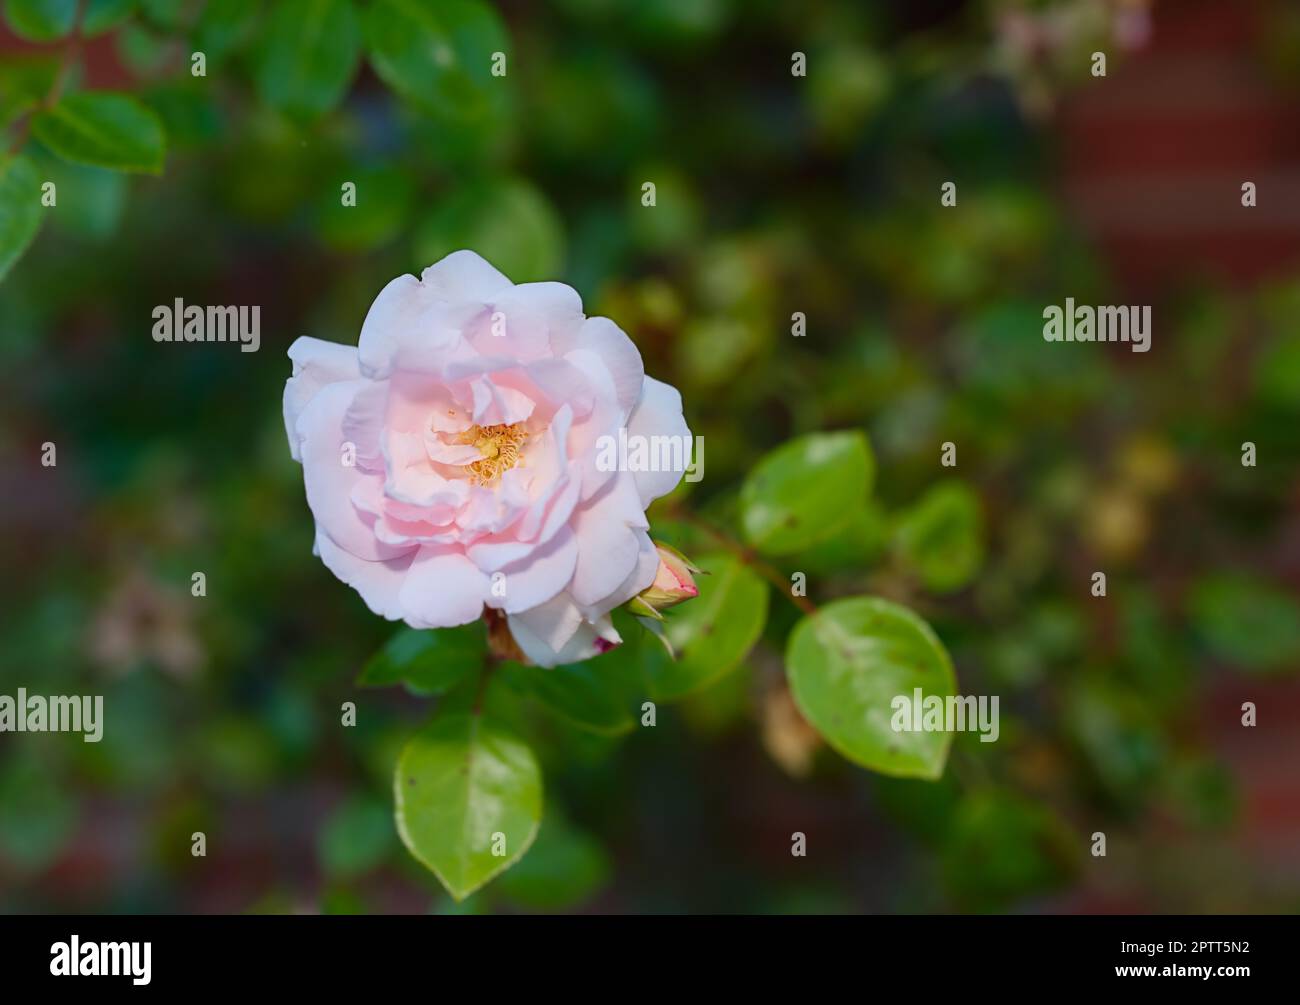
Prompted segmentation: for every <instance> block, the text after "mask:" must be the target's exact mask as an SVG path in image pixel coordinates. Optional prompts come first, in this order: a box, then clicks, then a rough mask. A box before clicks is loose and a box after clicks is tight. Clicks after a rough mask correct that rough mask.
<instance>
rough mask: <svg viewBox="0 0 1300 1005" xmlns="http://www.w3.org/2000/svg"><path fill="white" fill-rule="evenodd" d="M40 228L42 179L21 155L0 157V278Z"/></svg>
mask: <svg viewBox="0 0 1300 1005" xmlns="http://www.w3.org/2000/svg"><path fill="white" fill-rule="evenodd" d="M40 229H41V179H40V177H39V176H38V175H37V173H36V168H35V167H34V166H33V164H32V162H31V160H30V159H29V158H27V157H23V156H21V155H19V156H17V157H6V158H4V159H3V160H0V279H3V278H4V275H5V273H6V272H8V271H9V269H10V267H11V266H12V265H13V264H14V262H15V261H17V259H18V257H19V256H20V255H22V253H23V252H24V251H26V250H27V245H29V244H31V243H32V239H33V238H34V237H35V236H36V232H37V231H38V230H40Z"/></svg>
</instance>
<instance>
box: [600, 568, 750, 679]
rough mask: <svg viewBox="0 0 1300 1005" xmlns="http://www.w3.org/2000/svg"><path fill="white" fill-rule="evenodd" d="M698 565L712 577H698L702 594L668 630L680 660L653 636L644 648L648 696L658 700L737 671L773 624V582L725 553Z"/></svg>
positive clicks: (675, 615)
mask: <svg viewBox="0 0 1300 1005" xmlns="http://www.w3.org/2000/svg"><path fill="white" fill-rule="evenodd" d="M695 561H696V564H697V565H699V566H700V568H702V569H704V570H705V571H706V572H708V573H710V575H707V576H704V575H701V576H697V577H696V579H695V585H696V586H698V587H699V590H700V595H699V596H698V597H695V598H693V599H691V600H688V601H686V602H685V603H683V604H680V605H678V606H677V607H674V608H673V609H672V610H670V611H668V612H667V624H666V625H665V626H664V627H665V631H666V632H667V634H668V640H669V641H670V642H671V643H672V645H673V649H674V650H676V652H677V659H676V660H672V659H670V658H669V656H668V654H667V653H666V652H664V649H663V647H662V646H661V645H660V644H659V643H658V642H657V641H656V640H654V639H653V638H649V637H647V638H645V639H644V643H643V645H642V646H641V656H642V673H643V675H644V680H645V683H646V686H647V688H648V689H649V694H648V696H647V697H650V698H653V699H654V700H656V701H668V700H671V699H674V698H680V697H682V696H684V695H687V694H690V693H691V692H693V691H698V690H700V689H702V688H705V687H707V686H708V685H710V684H712V683H713V682H714V681H716V680H718V679H719V678H720V677H722V676H724V675H725V674H727V673H729V672H730V671H732V670H734V669H735V668H736V667H737V666H738V665H739V664H740V661H741V660H743V659H744V658H745V656H746V655H748V653H749V650H750V649H751V648H753V645H754V643H755V642H757V641H758V638H759V636H760V635H762V634H763V625H764V623H766V621H767V597H768V594H767V583H766V582H764V581H763V579H762V577H760V576H759V575H758V573H756V572H754V570H753V569H751V568H750V567H749V566H748V565H746V564H745V563H744V562H742V561H741V560H740V559H739V558H737V557H736V556H734V555H730V554H725V553H719V554H712V555H703V556H700V557H699V558H698V559H695ZM615 652H617V650H615Z"/></svg>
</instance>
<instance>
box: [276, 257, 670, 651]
mask: <svg viewBox="0 0 1300 1005" xmlns="http://www.w3.org/2000/svg"><path fill="white" fill-rule="evenodd" d="M289 358H290V359H291V360H292V361H293V376H292V377H291V378H290V379H289V381H288V383H287V384H286V385H285V390H284V421H285V427H286V429H287V431H288V435H289V448H290V451H291V452H292V454H293V456H294V459H295V460H298V461H300V462H301V463H302V468H303V480H304V482H305V484H306V490H307V504H308V506H310V507H311V512H312V515H313V517H314V518H315V521H316V543H315V548H314V549H313V550H314V552H315V553H316V554H318V555H319V556H320V558H321V561H323V562H324V563H325V565H326V567H327V568H328V569H329V570H330V571H331V572H333V573H334V575H336V576H337V577H338V578H339V579H341V580H343V582H345V583H347V584H348V585H349V586H351V587H353V588H354V589H355V590H356V591H357V592H358V593H359V594H361V597H362V599H363V600H364V601H365V602H366V604H367V605H368V606H369V607H370V609H371V610H372V611H374V612H375V613H376V614H381V615H383V616H384V617H385V618H389V619H392V620H401V621H405V622H406V623H407V624H409V625H411V626H412V627H414V628H446V627H449V626H452V625H463V624H466V623H468V622H471V621H474V620H476V619H478V618H479V617H481V616H483V614H484V608H485V606H486V607H487V608H491V609H495V610H496V611H498V612H500V613H502V614H504V615H505V616H506V621H507V624H508V625H509V629H510V633H511V634H512V635H513V636H514V640H515V642H516V643H517V644H518V646H519V648H520V649H521V650H522V651H523V653H524V654H525V655H526V656H527V657H528V658H529V659H530V660H532V661H533V662H534V663H537V664H539V665H542V666H553V665H555V664H557V663H569V662H574V661H577V660H582V659H586V658H587V657H589V656H593V655H595V654H596V653H599V652H604V651H605V650H607V649H608V648H610V647H611V646H613V645H617V644H618V643H619V642H620V641H621V639H620V638H619V636H618V633H617V632H616V631H615V630H614V626H613V624H612V623H611V621H610V618H609V612H610V611H611V610H613V609H614V608H615V607H618V606H619V605H620V604H623V603H625V602H626V601H628V600H629V599H631V598H632V597H634V596H636V594H638V593H639V592H641V591H642V590H643V589H645V588H646V587H648V586H649V585H650V584H651V583H652V582H653V581H654V579H655V573H656V571H657V569H658V566H659V558H658V555H657V553H656V550H655V546H654V545H653V544H652V543H651V541H650V538H649V536H648V535H647V533H646V531H647V528H648V524H647V522H646V518H645V509H646V506H648V505H649V503H650V502H651V500H653V499H655V498H657V497H659V496H661V495H664V494H665V493H667V492H670V491H671V490H672V489H673V488H674V487H675V486H676V485H677V482H678V481H679V480H680V478H681V475H682V472H681V471H646V472H642V471H621V470H619V471H602V470H599V469H598V466H597V464H596V456H597V453H598V451H599V444H600V443H601V442H602V438H603V437H605V436H612V437H614V438H615V439H617V437H618V435H619V429H620V428H621V427H626V429H627V435H628V436H629V437H631V436H646V437H650V436H689V435H690V432H689V430H688V429H687V426H686V422H685V420H684V419H683V418H682V399H681V395H680V394H678V392H677V391H676V390H675V389H674V388H672V387H670V386H669V385H667V384H664V383H661V382H660V381H657V380H655V379H653V378H651V377H647V376H646V375H645V372H644V369H643V367H642V363H641V354H640V353H639V352H638V351H637V348H636V346H635V345H633V344H632V341H631V340H630V339H629V338H628V337H627V335H625V334H624V333H623V332H622V330H620V329H619V328H618V326H617V325H615V324H614V323H613V322H612V321H609V320H608V319H607V318H588V317H585V316H584V315H583V313H582V301H581V300H580V299H579V297H578V295H577V293H576V292H574V290H572V289H571V288H570V287H568V286H565V285H563V284H561V283H522V284H520V285H518V286H516V285H515V284H513V283H511V282H510V281H509V280H508V279H507V278H506V277H505V276H503V275H502V274H501V273H500V272H498V271H497V270H496V269H494V268H493V267H492V266H491V265H489V264H488V263H487V262H486V261H484V260H483V259H482V258H480V257H479V256H478V255H476V254H474V253H473V252H471V251H458V252H455V253H453V254H451V255H448V256H447V257H446V258H444V259H443V260H442V261H440V262H438V263H437V264H435V265H431V266H430V267H429V268H427V269H425V270H424V273H423V274H422V275H421V277H420V278H419V279H416V278H415V277H414V276H411V275H405V276H399V277H397V278H396V279H394V280H393V281H392V282H391V283H389V284H388V285H387V286H385V287H384V289H383V290H382V291H381V292H380V294H379V296H378V297H376V298H375V302H374V303H373V304H372V305H371V307H370V311H369V313H368V314H367V315H366V320H365V323H364V324H363V325H362V327H361V337H360V339H359V344H358V345H357V346H356V347H355V348H354V347H352V346H346V345H339V344H336V343H333V342H325V341H322V340H320V339H315V338H306V337H304V338H299V339H298V340H297V341H296V342H294V343H293V345H292V346H291V347H290V348H289ZM602 466H608V465H602Z"/></svg>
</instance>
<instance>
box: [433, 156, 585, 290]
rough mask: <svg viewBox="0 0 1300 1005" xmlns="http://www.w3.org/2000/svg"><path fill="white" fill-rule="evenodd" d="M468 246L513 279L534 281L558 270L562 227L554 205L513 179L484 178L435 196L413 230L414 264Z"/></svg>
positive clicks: (521, 182) (532, 189)
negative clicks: (433, 202)
mask: <svg viewBox="0 0 1300 1005" xmlns="http://www.w3.org/2000/svg"><path fill="white" fill-rule="evenodd" d="M460 248H473V249H474V250H476V251H477V252H478V253H479V254H480V255H482V256H483V257H484V258H486V259H487V260H488V261H489V262H491V263H492V264H493V265H495V266H496V267H497V268H498V269H500V270H501V271H502V272H504V273H505V274H506V275H508V276H510V277H511V278H512V279H514V280H515V281H516V282H520V283H524V282H539V281H542V280H545V279H547V278H548V277H550V276H553V275H555V274H556V272H558V271H559V269H560V265H561V263H562V261H563V259H564V231H563V229H562V228H561V226H560V220H559V217H558V215H557V214H556V212H555V210H554V208H553V207H552V206H551V205H550V203H548V202H547V201H546V198H545V197H544V196H543V195H542V194H541V193H540V192H538V191H537V189H536V188H534V187H533V186H532V185H530V184H528V183H527V182H524V181H522V180H519V179H513V178H503V179H492V180H485V181H480V182H476V183H472V184H469V185H465V186H462V187H460V188H458V189H457V190H456V191H455V192H453V193H451V194H450V195H449V197H447V198H445V199H442V200H439V202H438V203H437V204H436V206H435V208H434V209H433V210H432V212H430V213H429V215H428V216H426V217H425V218H424V220H423V222H422V223H421V224H420V226H419V229H418V230H417V231H416V234H415V254H416V259H417V261H419V262H436V261H437V260H438V259H440V258H442V257H443V256H445V255H448V254H450V253H451V252H453V251H457V250H459V249H460Z"/></svg>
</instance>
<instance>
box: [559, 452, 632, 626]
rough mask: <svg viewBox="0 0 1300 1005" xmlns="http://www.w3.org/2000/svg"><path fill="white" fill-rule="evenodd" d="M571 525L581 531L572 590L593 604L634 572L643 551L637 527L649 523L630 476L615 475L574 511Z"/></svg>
mask: <svg viewBox="0 0 1300 1005" xmlns="http://www.w3.org/2000/svg"><path fill="white" fill-rule="evenodd" d="M572 526H573V529H574V531H575V532H576V533H577V535H578V566H577V568H576V569H575V570H574V573H573V584H572V585H571V586H570V587H569V592H570V593H571V594H573V599H574V600H575V601H577V602H578V603H579V604H582V605H593V604H596V603H597V602H599V601H600V600H602V599H604V598H605V597H608V596H609V595H610V594H612V593H613V592H614V591H615V590H617V589H618V588H619V586H620V585H622V583H623V581H624V580H626V579H627V578H628V576H629V575H631V573H632V570H633V568H634V567H635V566H636V563H637V556H638V554H639V553H640V541H639V538H638V535H637V533H636V531H638V530H644V529H645V528H646V527H647V526H648V525H647V524H646V520H645V513H644V512H643V511H642V510H641V507H640V506H639V505H638V500H637V495H636V485H635V483H633V481H632V478H631V476H630V475H627V474H626V473H619V474H617V475H616V476H615V477H614V478H612V479H611V480H610V482H609V484H608V485H607V486H606V487H605V489H604V490H602V491H601V492H600V493H599V494H597V495H595V496H593V497H592V498H591V499H590V500H588V501H587V502H586V503H584V504H583V505H582V506H581V507H579V508H578V509H577V510H576V511H575V512H574V515H573V520H572Z"/></svg>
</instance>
